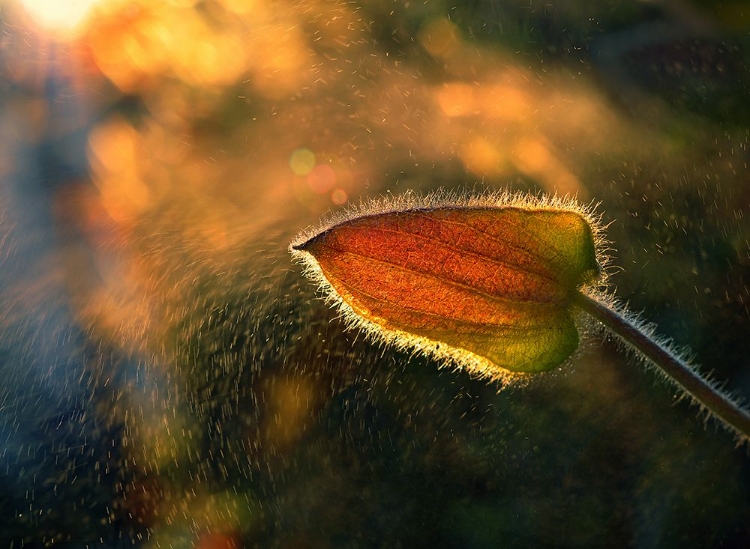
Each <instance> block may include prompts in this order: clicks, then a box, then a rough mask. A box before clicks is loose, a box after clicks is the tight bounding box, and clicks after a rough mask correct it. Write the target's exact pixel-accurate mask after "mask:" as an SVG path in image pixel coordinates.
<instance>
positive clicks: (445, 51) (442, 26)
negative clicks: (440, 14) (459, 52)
mask: <svg viewBox="0 0 750 549" xmlns="http://www.w3.org/2000/svg"><path fill="white" fill-rule="evenodd" d="M419 41H420V42H421V43H422V46H424V49H426V50H427V51H428V52H430V53H431V54H432V55H434V56H435V57H445V56H447V55H450V54H451V53H452V52H453V51H454V50H455V49H456V47H457V46H458V45H459V43H460V36H459V34H458V29H457V28H456V26H455V25H454V24H453V23H451V22H450V21H448V20H447V19H442V18H441V19H436V20H433V21H430V22H429V23H428V24H427V25H425V27H424V28H423V29H422V32H420V33H419Z"/></svg>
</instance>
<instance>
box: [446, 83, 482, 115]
mask: <svg viewBox="0 0 750 549" xmlns="http://www.w3.org/2000/svg"><path fill="white" fill-rule="evenodd" d="M437 101H438V104H439V105H440V109H441V110H442V111H443V112H444V113H445V114H446V115H447V116H466V115H470V114H473V113H474V111H475V101H474V90H473V89H472V87H471V86H470V85H468V84H464V83H462V82H453V83H451V84H446V85H445V86H443V87H442V88H441V90H440V91H439V92H438V93H437Z"/></svg>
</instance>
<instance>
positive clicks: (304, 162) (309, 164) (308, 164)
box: [289, 149, 315, 175]
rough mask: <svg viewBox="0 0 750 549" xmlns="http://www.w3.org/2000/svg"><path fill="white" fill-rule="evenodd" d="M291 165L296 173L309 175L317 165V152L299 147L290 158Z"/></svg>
mask: <svg viewBox="0 0 750 549" xmlns="http://www.w3.org/2000/svg"><path fill="white" fill-rule="evenodd" d="M289 167H290V168H291V169H292V171H293V172H294V173H295V174H296V175H307V174H308V173H310V170H312V169H313V168H314V167H315V153H314V152H312V151H311V150H310V149H297V150H295V151H294V152H293V153H292V156H291V157H290V158H289Z"/></svg>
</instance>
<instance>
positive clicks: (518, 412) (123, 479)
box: [0, 0, 750, 548]
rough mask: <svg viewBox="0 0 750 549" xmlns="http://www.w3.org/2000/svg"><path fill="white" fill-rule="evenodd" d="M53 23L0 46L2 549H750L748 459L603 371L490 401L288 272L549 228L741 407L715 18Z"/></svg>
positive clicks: (594, 354) (740, 296)
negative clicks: (505, 231) (526, 205)
mask: <svg viewBox="0 0 750 549" xmlns="http://www.w3.org/2000/svg"><path fill="white" fill-rule="evenodd" d="M55 4H56V3H55ZM55 4H53V3H50V2H46V3H45V2H41V1H40V0H37V1H34V0H25V1H24V2H10V1H8V2H5V3H3V6H2V12H0V13H1V15H0V16H1V17H2V19H3V24H4V29H5V32H4V33H3V35H2V38H0V71H2V74H3V84H2V86H1V87H0V115H2V120H3V124H2V125H0V136H1V138H2V141H3V143H4V146H3V147H0V173H1V174H2V177H3V184H2V185H0V192H1V193H2V194H0V248H1V249H0V267H2V270H0V273H2V274H0V311H2V312H1V313H0V329H1V330H2V334H3V336H2V337H0V375H2V377H3V380H4V383H3V388H2V389H0V435H1V439H2V440H3V445H4V446H3V448H2V449H1V450H0V479H1V480H2V482H3V485H4V493H3V496H0V511H1V512H2V517H3V519H2V523H0V526H2V527H1V528H0V532H2V533H0V544H2V545H3V546H13V547H21V546H32V545H34V544H52V543H53V542H58V543H60V544H61V545H62V544H66V545H65V546H69V547H79V546H87V545H88V546H98V545H100V546H107V547H109V546H112V547H114V546H128V545H130V544H134V545H138V546H144V547H166V546H170V545H171V546H184V547H189V546H194V547H201V548H209V547H241V546H249V547H251V546H258V547H267V546H274V547H342V546H344V547H383V546H393V547H399V546H400V547H422V546H424V547H428V546H429V547H434V546H440V547H495V546H498V545H503V546H523V547H528V546H542V547H543V546H550V547H551V546H562V547H614V546H617V547H620V546H633V547H685V546H692V547H711V546H722V545H723V546H727V547H731V546H736V547H741V546H747V545H748V544H750V497H748V494H750V465H749V464H750V461H749V460H748V456H747V452H746V451H745V450H742V449H739V450H737V449H734V448H733V446H732V440H731V439H730V438H729V437H728V436H726V435H725V434H724V433H722V432H715V431H714V429H713V427H712V426H710V425H709V428H708V429H706V428H704V426H703V425H702V424H701V422H700V421H696V417H695V416H696V410H694V409H690V408H688V407H687V406H686V405H685V404H684V403H681V404H678V405H674V406H673V405H672V399H671V398H670V394H669V392H668V389H666V388H665V387H663V386H661V385H660V384H655V383H654V382H653V379H652V376H651V375H650V374H648V373H646V374H644V373H642V372H641V368H640V367H639V365H638V364H637V363H635V362H634V361H633V360H631V359H628V358H626V357H625V358H624V357H623V356H621V355H619V354H618V353H617V349H616V346H615V345H612V344H610V343H609V342H604V343H603V344H601V345H600V344H599V342H598V340H597V339H596V337H595V336H593V335H592V337H591V338H590V339H589V340H590V343H589V344H588V346H587V347H586V348H585V349H584V350H583V351H582V352H581V353H579V354H578V355H577V356H576V357H575V358H574V359H573V360H572V361H571V362H570V363H569V364H567V365H566V366H565V367H564V368H563V369H561V370H560V371H559V372H558V373H555V374H552V375H550V376H545V377H544V378H543V379H540V380H539V381H537V382H535V383H533V384H530V385H529V386H527V387H513V388H510V389H507V390H503V391H499V388H498V387H497V386H494V385H491V384H486V383H484V382H480V381H477V380H474V379H471V378H470V377H469V376H467V375H465V374H464V373H461V372H454V371H449V370H440V369H438V368H436V367H435V365H434V364H432V363H429V362H428V361H426V360H424V359H421V358H418V357H410V356H407V355H404V354H400V353H397V352H393V351H386V350H383V349H381V348H379V347H377V346H373V345H371V344H369V343H367V342H364V341H363V340H362V338H361V337H357V336H356V335H354V334H349V333H346V332H344V330H343V326H342V324H341V322H340V319H337V318H335V317H334V314H333V313H332V312H331V311H330V310H329V309H328V308H327V306H326V305H325V304H324V303H322V302H320V301H319V300H317V299H315V295H314V289H313V288H311V287H309V286H308V284H307V283H306V282H305V281H304V280H303V279H302V277H301V276H300V273H299V270H298V268H297V267H295V266H293V265H291V263H290V261H289V258H288V254H287V252H286V246H287V244H288V242H289V241H290V239H291V238H292V237H293V235H294V234H295V233H296V232H297V231H298V230H299V229H301V228H304V227H305V226H306V225H309V224H313V223H316V221H317V219H318V218H319V217H320V215H321V214H322V213H323V212H325V211H326V210H328V209H329V208H338V207H342V206H344V205H345V204H346V203H349V202H356V201H358V200H359V199H360V197H366V196H373V195H379V194H381V193H386V192H393V193H398V192H403V191H405V190H407V189H415V190H418V191H429V190H432V189H435V188H438V187H447V188H450V189H457V188H468V189H476V190H479V189H482V188H503V187H506V186H508V185H510V186H511V187H512V188H514V189H519V190H529V191H531V192H540V191H544V192H550V193H555V192H557V193H560V194H576V195H577V196H578V197H579V199H581V200H582V201H589V200H593V201H596V202H600V206H599V211H600V212H601V213H602V215H603V220H604V222H605V223H608V224H609V229H608V233H609V238H610V239H611V241H612V248H613V255H614V256H615V257H614V264H615V265H617V266H618V267H619V268H617V269H613V271H612V273H611V281H612V283H613V285H614V286H616V288H617V293H618V295H620V296H621V297H622V298H624V299H627V300H629V302H630V304H631V308H633V309H634V310H641V309H643V310H644V312H645V315H646V316H647V317H648V318H649V319H650V320H653V321H655V322H657V324H658V325H659V327H660V331H661V332H662V333H664V334H665V335H666V336H671V337H673V338H674V339H675V341H676V342H677V343H678V344H685V345H688V344H689V345H690V347H691V349H692V351H693V352H694V354H695V356H696V360H697V361H698V362H699V363H702V364H705V365H706V367H707V368H708V369H711V370H713V371H714V372H715V374H716V376H717V377H718V378H720V379H727V380H728V383H730V384H731V387H734V388H736V389H737V391H738V392H739V393H741V394H743V395H750V374H749V373H748V372H749V371H748V368H747V364H748V361H747V357H748V356H750V339H748V338H747V332H748V326H750V322H748V317H749V316H750V312H749V310H748V303H749V302H750V289H749V288H748V285H747V281H748V280H750V212H748V205H750V187H748V185H747V181H748V140H749V139H750V117H749V113H748V105H747V100H746V98H747V97H748V82H750V80H749V79H750V75H749V74H748V59H749V51H748V38H747V32H746V31H747V28H748V22H747V18H748V17H750V15H748V14H746V13H745V11H744V9H743V7H742V3H741V2H722V3H714V2H699V1H695V2H688V1H684V0H682V1H664V2H655V1H654V2H621V1H616V0H608V1H603V2H597V3H592V2H583V1H573V0H567V1H559V2H558V1H555V2H536V1H528V0H524V1H507V2H499V1H494V0H493V1H490V0H476V1H471V2H463V3H449V2H445V1H434V2H408V1H379V2H369V1H368V2H348V3H339V2H332V1H323V0H303V1H284V0H277V1H271V0H267V1H259V0H206V1H195V0H169V1H167V0H163V1H159V2H154V1H152V0H148V1H146V0H142V1H132V0H131V1H125V0H112V1H100V2H94V3H91V5H90V6H88V8H87V9H88V11H85V10H84V11H83V12H82V13H79V14H78V15H76V19H75V20H72V19H70V17H72V15H71V14H72V13H73V12H64V13H63V16H62V21H63V22H62V23H61V22H60V19H59V18H58V19H57V23H55V25H57V26H54V27H53V26H50V25H52V23H46V24H47V26H40V21H41V19H40V18H41V16H40V15H38V14H39V13H46V14H48V15H52V12H53V8H54V6H55ZM24 6H26V7H25V8H24ZM34 9H36V11H34ZM34 13H36V14H37V15H36V16H32V15H30V14H34ZM66 13H67V16H68V17H69V18H68V19H65V17H66ZM34 17H36V19H35V18H34ZM63 23H65V25H66V27H65V28H64V29H63V27H62V25H63ZM591 331H593V329H592V330H591ZM97 544H98V545H97Z"/></svg>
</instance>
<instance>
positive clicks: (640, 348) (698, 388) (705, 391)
mask: <svg viewBox="0 0 750 549" xmlns="http://www.w3.org/2000/svg"><path fill="white" fill-rule="evenodd" d="M573 303H574V304H575V305H576V306H577V307H579V308H580V309H581V310H583V311H585V312H586V313H588V314H589V315H591V316H592V317H594V318H595V319H596V320H598V321H599V322H600V323H601V324H602V325H604V326H605V327H606V328H607V329H608V330H610V331H611V332H613V333H614V334H616V335H617V336H619V337H620V338H621V339H622V341H624V342H625V343H626V344H628V345H630V346H631V347H632V348H633V349H635V350H636V351H637V352H638V353H639V354H640V355H642V356H644V357H646V358H647V359H648V360H649V361H651V363H653V365H654V366H656V367H657V368H658V369H660V370H661V371H662V372H663V373H664V374H665V375H666V376H667V377H668V378H669V379H670V380H671V381H672V382H673V383H675V384H677V385H678V386H679V387H680V388H682V389H683V390H684V391H685V392H686V393H687V394H689V395H690V396H691V397H692V398H693V400H694V401H695V402H696V403H698V404H699V405H701V406H702V407H704V408H705V409H706V410H708V411H709V412H710V413H711V415H713V416H714V417H716V418H718V419H719V420H721V422H722V423H724V425H725V426H726V427H728V428H729V429H730V430H731V431H733V432H734V433H735V434H736V435H737V436H738V437H739V438H740V440H742V441H745V440H748V439H749V438H750V413H748V412H747V410H744V409H743V408H741V407H740V406H739V405H738V404H737V403H736V402H733V401H732V399H731V398H730V397H729V396H728V395H726V394H725V393H723V392H722V391H721V390H720V389H718V388H717V387H716V386H715V385H714V384H712V383H711V382H710V381H709V380H707V379H706V378H704V377H702V376H701V375H700V374H699V373H698V372H697V371H696V370H695V368H694V367H693V366H691V365H690V364H688V362H687V361H685V360H684V359H682V358H681V357H679V356H678V355H677V354H676V353H675V352H674V351H672V350H670V349H669V347H668V346H666V345H664V344H662V343H659V342H658V341H656V340H655V338H654V337H653V335H651V334H650V333H648V331H647V330H644V328H643V327H642V326H641V325H639V323H638V322H636V321H634V320H633V319H631V318H629V315H627V314H624V313H622V312H620V311H618V310H616V308H614V307H613V306H612V305H610V304H608V303H606V302H604V301H602V300H599V299H597V298H595V297H591V296H588V295H585V294H583V293H580V292H577V293H576V295H575V296H574V297H573Z"/></svg>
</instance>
